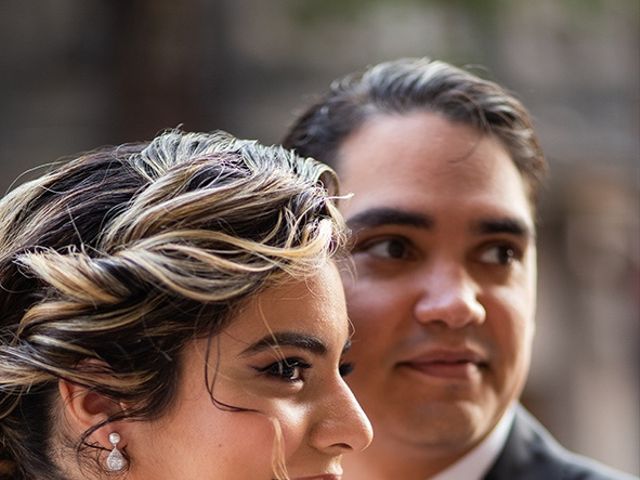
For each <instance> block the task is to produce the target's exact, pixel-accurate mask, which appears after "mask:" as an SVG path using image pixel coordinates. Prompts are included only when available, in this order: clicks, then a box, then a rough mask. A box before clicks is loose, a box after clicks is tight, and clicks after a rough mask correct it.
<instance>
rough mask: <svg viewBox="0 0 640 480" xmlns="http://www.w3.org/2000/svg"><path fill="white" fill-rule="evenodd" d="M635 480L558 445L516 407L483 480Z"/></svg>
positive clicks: (522, 410)
mask: <svg viewBox="0 0 640 480" xmlns="http://www.w3.org/2000/svg"><path fill="white" fill-rule="evenodd" d="M633 479H635V480H638V478H637V477H633V476H630V475H627V474H624V473H621V472H617V471H615V470H612V469H610V468H608V467H606V466H604V465H602V464H600V463H598V462H595V461H593V460H590V459H588V458H585V457H581V456H579V455H576V454H574V453H571V452H569V451H568V450H566V449H565V448H563V447H562V446H561V445H559V444H558V443H557V442H556V441H555V440H554V439H553V437H552V436H551V434H549V432H547V431H546V430H545V428H544V427H543V426H542V425H540V423H538V421H536V419H534V418H533V417H532V416H531V415H530V414H529V413H528V412H527V411H526V410H525V409H524V408H522V407H520V406H519V407H518V409H517V411H516V416H515V421H514V423H513V426H512V427H511V431H510V433H509V437H508V438H507V443H506V445H505V447H504V449H503V451H502V453H501V454H500V456H499V457H498V459H497V460H496V463H495V464H494V465H493V467H491V470H489V472H488V473H487V475H486V476H485V480H633Z"/></svg>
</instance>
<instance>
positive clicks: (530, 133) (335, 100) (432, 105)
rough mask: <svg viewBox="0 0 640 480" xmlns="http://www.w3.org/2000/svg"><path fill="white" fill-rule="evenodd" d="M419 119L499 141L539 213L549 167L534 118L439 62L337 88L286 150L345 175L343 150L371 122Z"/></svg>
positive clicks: (393, 68)
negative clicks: (424, 115)
mask: <svg viewBox="0 0 640 480" xmlns="http://www.w3.org/2000/svg"><path fill="white" fill-rule="evenodd" d="M416 111H427V112H434V113H437V114H440V115H443V116H444V117H445V118H447V119H449V120H451V121H452V122H459V123H463V124H466V125H470V126H472V127H474V128H476V129H478V130H479V131H480V132H483V133H486V134H492V135H494V136H495V137H496V138H498V139H499V140H500V141H501V142H502V144H503V145H504V147H505V148H506V149H507V151H508V152H509V154H510V156H511V158H512V160H513V162H514V164H515V165H516V167H517V168H518V170H519V171H520V173H521V174H522V176H523V178H524V179H525V180H526V182H527V184H528V186H529V194H530V199H531V203H532V206H533V205H535V203H536V198H537V193H538V190H539V187H540V183H541V181H542V179H543V178H544V176H545V173H546V169H547V165H546V161H545V159H544V156H543V153H542V150H541V148H540V145H539V142H538V138H537V136H536V133H535V131H534V129H533V124H532V121H531V117H530V115H529V113H528V112H527V110H526V109H525V108H524V106H523V105H522V103H520V101H518V100H517V99H516V98H515V97H514V96H513V95H511V94H510V93H509V92H507V91H506V90H505V89H504V88H503V87H501V86H500V85H498V84H496V83H494V82H491V81H487V80H484V79H482V78H479V77H477V76H476V75H473V74H471V73H469V72H467V71H465V70H462V69H460V68H457V67H454V66H452V65H450V64H447V63H445V62H441V61H434V60H430V59H428V58H407V59H400V60H395V61H391V62H385V63H380V64H378V65H375V66H373V67H371V68H369V69H367V70H366V71H365V72H363V73H356V74H351V75H348V76H346V77H344V78H342V79H339V80H336V81H334V82H333V83H332V84H331V87H330V89H329V91H328V92H326V93H325V94H324V95H322V96H321V98H320V99H319V100H317V101H316V102H315V103H314V104H313V105H311V106H310V107H308V108H307V110H306V111H304V113H303V114H302V115H301V116H300V117H299V118H298V119H297V120H296V121H295V123H294V124H293V126H292V127H291V128H290V129H289V132H288V134H287V135H286V136H285V138H284V140H283V142H282V143H283V145H284V146H285V147H286V148H291V149H294V150H295V151H296V153H298V155H302V156H305V157H314V158H316V159H318V160H320V161H322V162H325V163H327V164H328V165H331V166H332V167H333V168H335V169H336V170H338V171H339V161H340V159H339V158H338V151H339V149H340V147H341V145H342V144H343V142H344V141H345V140H346V139H347V137H349V136H350V135H351V134H352V133H354V132H355V131H356V130H357V129H358V128H360V127H361V126H362V125H363V124H364V123H365V122H366V121H367V119H369V118H371V117H373V116H375V115H380V114H408V113H412V112H416Z"/></svg>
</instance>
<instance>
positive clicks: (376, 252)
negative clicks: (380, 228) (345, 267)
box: [359, 238, 409, 259]
mask: <svg viewBox="0 0 640 480" xmlns="http://www.w3.org/2000/svg"><path fill="white" fill-rule="evenodd" d="M359 250H360V251H365V252H367V253H368V254H369V255H372V256H374V257H377V258H391V259H405V258H407V257H408V256H409V245H408V244H407V241H406V240H404V239H401V238H388V239H385V240H379V241H376V242H371V243H369V244H368V245H365V246H363V247H362V248H360V249H359Z"/></svg>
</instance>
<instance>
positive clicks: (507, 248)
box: [480, 245, 521, 265]
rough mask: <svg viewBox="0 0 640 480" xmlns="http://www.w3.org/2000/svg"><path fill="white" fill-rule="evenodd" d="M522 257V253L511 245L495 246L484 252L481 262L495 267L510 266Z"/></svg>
mask: <svg viewBox="0 0 640 480" xmlns="http://www.w3.org/2000/svg"><path fill="white" fill-rule="evenodd" d="M520 257H521V254H520V252H519V251H518V250H517V249H516V248H515V247H513V246H511V245H493V246H491V247H490V248H487V249H486V250H485V251H484V252H482V254H481V255H480V261H482V262H484V263H490V264H494V265H510V264H512V263H513V262H514V261H516V260H519V259H520Z"/></svg>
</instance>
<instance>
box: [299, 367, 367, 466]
mask: <svg viewBox="0 0 640 480" xmlns="http://www.w3.org/2000/svg"><path fill="white" fill-rule="evenodd" d="M336 382H337V383H335V384H334V387H332V390H333V392H331V394H330V395H329V392H326V393H327V395H326V398H327V402H326V403H325V404H324V405H323V408H322V409H321V410H322V411H321V412H318V416H317V417H316V418H317V420H316V423H315V425H314V426H313V429H312V431H311V433H310V439H311V444H312V445H313V447H315V448H316V449H318V450H320V451H323V452H325V453H326V454H328V455H341V454H343V453H349V452H359V451H361V450H364V449H365V448H366V447H367V446H369V444H370V443H371V440H372V439H373V429H372V427H371V422H369V419H368V418H367V416H366V415H365V413H364V411H363V410H362V407H360V404H359V403H358V401H357V400H356V398H355V397H354V395H353V393H352V392H351V389H350V388H349V387H348V386H347V384H346V383H345V382H344V380H343V379H342V378H337V379H336Z"/></svg>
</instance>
